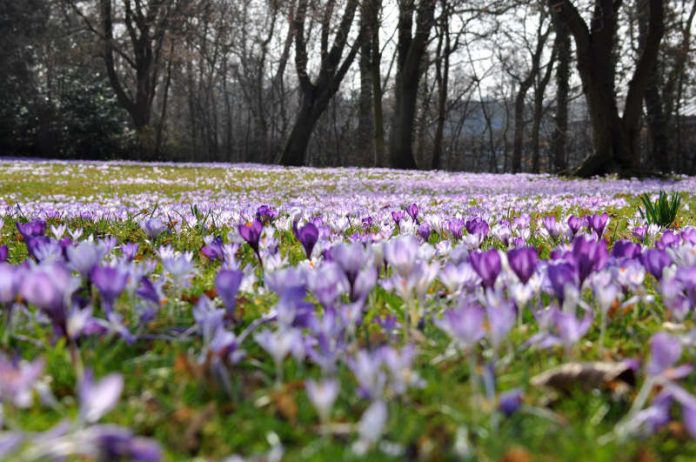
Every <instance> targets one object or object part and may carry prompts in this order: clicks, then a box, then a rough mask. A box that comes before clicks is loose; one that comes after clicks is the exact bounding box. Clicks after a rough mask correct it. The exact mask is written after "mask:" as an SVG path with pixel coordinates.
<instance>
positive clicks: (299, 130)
mask: <svg viewBox="0 0 696 462" xmlns="http://www.w3.org/2000/svg"><path fill="white" fill-rule="evenodd" d="M335 7H336V0H329V1H327V2H326V4H325V5H324V8H323V12H322V14H321V20H320V22H321V30H320V35H321V37H320V55H321V62H320V66H319V72H318V76H317V78H316V80H315V81H314V82H312V80H311V78H310V76H309V72H308V62H309V56H308V52H307V35H306V30H305V22H306V21H307V10H308V8H309V1H308V0H299V1H298V5H297V10H296V11H295V18H294V20H293V30H294V40H295V69H296V71H297V78H298V80H299V82H300V93H301V103H300V108H299V111H298V113H297V116H296V118H295V124H294V125H293V128H292V131H291V132H290V137H289V138H288V141H287V143H286V145H285V149H284V150H283V152H282V153H281V155H280V156H279V157H278V159H277V161H278V162H279V163H281V164H283V165H304V164H305V154H306V152H307V145H308V144H309V140H310V137H311V136H312V131H313V129H314V126H315V125H316V123H317V121H318V120H319V117H320V116H321V115H322V114H323V113H324V111H325V110H326V108H327V107H328V105H329V101H330V100H331V98H332V97H333V96H334V95H335V94H336V92H337V91H338V88H339V86H340V84H341V81H342V80H343V78H344V77H345V75H346V73H347V72H348V69H349V68H350V66H351V64H352V63H353V61H354V60H355V57H356V55H357V53H358V50H359V49H360V35H359V36H358V38H357V39H356V40H355V41H354V43H353V44H352V46H350V48H349V51H348V53H347V55H346V57H345V58H344V59H343V61H341V58H342V56H343V52H344V50H345V48H346V46H347V45H348V38H349V34H350V31H351V28H352V26H353V22H354V18H355V13H356V10H357V8H358V0H347V1H346V6H345V9H344V12H343V16H342V18H341V21H340V23H339V25H338V29H337V31H336V34H335V36H334V40H333V44H332V45H331V47H330V48H329V36H330V34H331V29H332V19H333V16H334V15H333V13H334V9H335Z"/></svg>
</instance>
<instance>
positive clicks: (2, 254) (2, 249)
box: [0, 245, 10, 263]
mask: <svg viewBox="0 0 696 462" xmlns="http://www.w3.org/2000/svg"><path fill="white" fill-rule="evenodd" d="M9 254H10V249H9V248H8V247H7V246H6V245H0V263H4V262H6V261H7V257H8V256H9Z"/></svg>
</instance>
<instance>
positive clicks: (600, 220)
mask: <svg viewBox="0 0 696 462" xmlns="http://www.w3.org/2000/svg"><path fill="white" fill-rule="evenodd" d="M608 222H609V215H607V214H606V213H603V214H601V215H591V216H589V217H587V226H588V227H589V228H590V229H591V230H592V231H594V232H595V233H597V237H598V238H601V237H602V234H604V229H605V228H606V227H607V223H608Z"/></svg>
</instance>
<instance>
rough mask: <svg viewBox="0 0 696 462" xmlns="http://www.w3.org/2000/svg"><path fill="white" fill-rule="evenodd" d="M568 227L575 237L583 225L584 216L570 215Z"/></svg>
mask: <svg viewBox="0 0 696 462" xmlns="http://www.w3.org/2000/svg"><path fill="white" fill-rule="evenodd" d="M567 223H568V229H569V230H570V235H571V237H575V235H576V234H577V233H578V231H580V229H581V228H582V225H583V220H582V218H579V217H576V216H573V215H571V216H569V217H568V222H567Z"/></svg>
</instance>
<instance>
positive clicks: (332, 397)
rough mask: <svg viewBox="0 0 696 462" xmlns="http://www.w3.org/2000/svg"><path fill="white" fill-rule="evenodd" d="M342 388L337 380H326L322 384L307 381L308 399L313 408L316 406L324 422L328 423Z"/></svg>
mask: <svg viewBox="0 0 696 462" xmlns="http://www.w3.org/2000/svg"><path fill="white" fill-rule="evenodd" d="M340 388H341V385H340V383H339V382H338V380H335V379H325V380H322V381H320V382H316V381H314V380H307V381H306V382H305V389H306V390H307V397H308V398H309V401H310V402H311V403H312V406H314V409H316V410H317V413H318V414H319V417H320V418H321V421H322V422H327V421H328V420H329V415H330V414H331V408H332V407H333V405H334V402H335V401H336V398H338V392H339V391H340Z"/></svg>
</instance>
